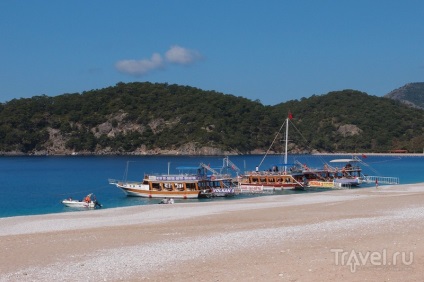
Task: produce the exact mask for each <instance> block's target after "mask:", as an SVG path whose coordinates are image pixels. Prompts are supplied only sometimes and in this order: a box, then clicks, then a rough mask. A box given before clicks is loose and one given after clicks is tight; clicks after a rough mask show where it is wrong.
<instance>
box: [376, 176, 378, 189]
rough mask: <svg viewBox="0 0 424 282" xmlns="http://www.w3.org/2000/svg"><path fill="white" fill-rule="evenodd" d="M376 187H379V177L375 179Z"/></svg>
mask: <svg viewBox="0 0 424 282" xmlns="http://www.w3.org/2000/svg"><path fill="white" fill-rule="evenodd" d="M375 189H378V179H377V178H376V179H375Z"/></svg>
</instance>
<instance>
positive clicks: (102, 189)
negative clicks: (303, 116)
mask: <svg viewBox="0 0 424 282" xmlns="http://www.w3.org/2000/svg"><path fill="white" fill-rule="evenodd" d="M335 158H348V157H347V156H310V155H302V156H298V155H296V156H289V160H288V162H289V163H291V162H293V161H294V160H298V161H300V162H302V163H307V164H308V165H309V166H310V167H321V166H322V163H323V162H325V161H326V162H328V161H329V160H332V159H335ZM230 159H231V161H232V162H233V163H234V164H235V165H236V166H238V167H239V168H240V169H241V170H245V169H247V170H254V168H255V166H257V165H259V164H260V163H261V161H262V160H263V156H231V157H230ZM363 160H364V161H365V162H366V164H368V166H365V167H363V172H364V173H365V174H368V175H378V176H391V177H399V178H400V183H401V184H411V183H418V182H424V156H416V157H406V156H402V157H397V156H368V157H367V158H365V159H363ZM201 162H203V163H205V164H209V165H210V166H211V167H215V168H217V167H221V166H222V164H223V157H198V156H196V157H187V156H184V157H178V156H113V157H94V156H89V157H87V156H66V157H55V156H44V157H0V217H10V216H20V215H35V214H48V213H60V212H72V211H75V210H73V209H71V208H67V207H64V206H63V205H62V204H61V200H62V199H64V198H68V197H72V198H75V199H82V198H83V197H84V196H85V195H86V194H88V193H95V194H96V196H97V198H98V200H99V201H100V202H101V203H102V204H103V206H104V208H115V207H123V206H133V205H148V204H156V203H158V202H159V201H160V200H158V199H144V198H139V197H127V196H125V194H124V193H123V192H121V191H120V190H119V189H118V188H116V187H115V186H113V185H109V184H108V179H109V178H113V179H118V180H122V179H124V178H125V168H126V166H127V163H128V167H129V170H128V180H141V179H142V178H143V175H144V173H166V172H167V171H168V166H169V168H170V173H177V172H178V171H177V170H176V167H178V166H196V165H199V164H200V163H201ZM282 162H283V160H282V157H281V156H268V157H266V158H265V160H264V161H263V162H262V164H261V166H260V169H261V170H262V169H267V168H270V167H272V166H273V165H274V164H278V163H282ZM363 189H366V187H365V188H363ZM313 192H317V191H306V192H293V191H283V192H279V193H280V194H285V193H287V194H289V193H313ZM318 193H319V191H318ZM242 197H248V196H236V197H232V198H220V199H213V201H234V200H237V199H238V198H242ZM181 201H185V202H198V201H210V200H179V202H181ZM177 202H178V201H177Z"/></svg>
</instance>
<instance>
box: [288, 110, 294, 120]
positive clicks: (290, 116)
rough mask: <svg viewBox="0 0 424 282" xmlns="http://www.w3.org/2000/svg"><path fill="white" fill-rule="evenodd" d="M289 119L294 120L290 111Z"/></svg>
mask: <svg viewBox="0 0 424 282" xmlns="http://www.w3.org/2000/svg"><path fill="white" fill-rule="evenodd" d="M289 119H293V114H292V113H291V112H290V111H289Z"/></svg>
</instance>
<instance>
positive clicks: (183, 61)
mask: <svg viewBox="0 0 424 282" xmlns="http://www.w3.org/2000/svg"><path fill="white" fill-rule="evenodd" d="M164 57H165V59H164V58H162V56H161V55H160V54H158V53H154V54H153V55H152V57H151V58H150V59H143V60H121V61H118V62H117V63H116V64H115V67H116V69H117V70H118V71H120V72H122V73H126V74H130V75H134V76H143V75H146V74H148V73H150V72H152V71H154V70H157V69H164V68H165V67H166V66H167V64H178V65H189V64H192V63H194V62H196V61H197V60H199V59H201V55H200V53H199V52H197V51H195V50H190V49H186V48H183V47H181V46H178V45H175V46H172V47H171V48H169V50H168V51H166V52H165V56H164Z"/></svg>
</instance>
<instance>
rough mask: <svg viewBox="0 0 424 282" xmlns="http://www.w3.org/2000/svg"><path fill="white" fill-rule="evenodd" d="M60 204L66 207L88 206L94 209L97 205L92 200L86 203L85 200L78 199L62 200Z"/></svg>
mask: <svg viewBox="0 0 424 282" xmlns="http://www.w3.org/2000/svg"><path fill="white" fill-rule="evenodd" d="M62 204H64V205H65V206H67V207H70V208H90V209H94V208H96V206H97V204H96V203H95V202H93V201H91V202H88V203H87V202H84V201H78V200H63V201H62Z"/></svg>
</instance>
